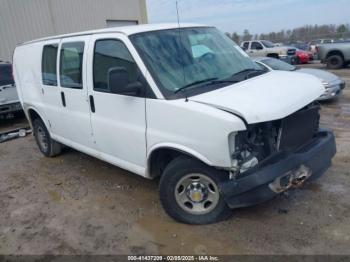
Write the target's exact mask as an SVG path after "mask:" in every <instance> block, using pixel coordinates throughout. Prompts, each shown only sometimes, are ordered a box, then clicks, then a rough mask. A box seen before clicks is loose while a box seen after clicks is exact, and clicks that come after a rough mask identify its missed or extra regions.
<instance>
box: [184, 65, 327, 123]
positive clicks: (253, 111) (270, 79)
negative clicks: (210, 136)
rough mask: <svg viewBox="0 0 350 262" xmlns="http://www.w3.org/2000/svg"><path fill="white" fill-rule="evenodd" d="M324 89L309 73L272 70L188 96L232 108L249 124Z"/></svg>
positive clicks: (285, 113) (296, 107)
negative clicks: (216, 88)
mask: <svg viewBox="0 0 350 262" xmlns="http://www.w3.org/2000/svg"><path fill="white" fill-rule="evenodd" d="M324 91H325V89H324V87H323V85H322V83H321V81H320V80H319V79H317V78H316V77H314V76H312V75H307V74H301V73H296V72H284V71H272V72H269V73H266V74H264V75H260V76H257V77H254V78H251V79H248V80H245V81H243V82H240V83H237V84H233V85H230V86H227V87H224V88H221V89H218V90H214V91H211V92H207V93H204V94H200V95H197V96H193V97H190V98H189V100H191V101H194V102H198V103H202V104H207V105H210V106H213V107H216V108H218V109H222V110H225V111H229V112H232V113H234V114H237V115H239V116H241V117H243V118H244V119H245V120H246V122H247V123H248V124H253V123H259V122H265V121H272V120H276V119H281V118H284V117H286V116H288V115H290V114H292V113H294V112H296V111H298V110H299V109H301V108H303V107H304V106H306V105H307V104H309V103H311V102H312V101H314V100H315V99H317V98H318V97H319V96H321V95H322V94H323V92H324Z"/></svg>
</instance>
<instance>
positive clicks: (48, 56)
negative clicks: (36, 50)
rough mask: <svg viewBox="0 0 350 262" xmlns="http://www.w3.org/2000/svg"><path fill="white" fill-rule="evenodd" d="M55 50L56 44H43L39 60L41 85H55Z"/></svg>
mask: <svg viewBox="0 0 350 262" xmlns="http://www.w3.org/2000/svg"><path fill="white" fill-rule="evenodd" d="M57 50H58V45H57V44H53V45H45V46H44V48H43V56H42V61H41V71H42V72H41V76H42V81H43V85H48V86H57V70H56V67H57V66H56V65H57Z"/></svg>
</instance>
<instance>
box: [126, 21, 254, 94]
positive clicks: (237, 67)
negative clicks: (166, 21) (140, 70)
mask: <svg viewBox="0 0 350 262" xmlns="http://www.w3.org/2000/svg"><path fill="white" fill-rule="evenodd" d="M130 39H131V41H132V42H133V44H134V46H135V48H136V50H137V51H138V53H139V54H140V56H141V58H142V59H143V61H144V63H145V64H146V66H147V67H148V69H149V71H150V72H151V74H152V77H153V78H154V80H155V81H156V83H157V85H158V87H159V88H160V90H161V92H162V94H163V95H164V96H165V97H166V98H168V99H169V98H170V99H171V98H178V97H181V96H183V94H181V93H182V92H177V91H178V90H180V89H181V90H182V89H183V88H184V87H186V91H185V92H186V95H195V94H199V93H203V92H208V91H211V90H214V89H217V88H220V87H223V86H227V85H229V84H230V83H229V82H228V81H227V82H224V81H222V82H220V81H211V82H210V81H209V80H214V79H215V80H224V79H228V78H230V77H231V76H232V75H234V74H236V73H238V72H241V71H244V70H249V69H251V70H259V67H258V66H257V65H256V64H255V63H254V62H253V61H252V60H251V59H250V58H249V57H248V56H247V55H246V54H245V53H244V51H242V49H240V47H238V46H237V45H236V44H235V43H234V42H233V41H232V40H230V39H229V38H228V37H227V36H225V35H224V34H223V33H221V32H220V31H219V30H217V29H215V28H209V27H198V28H197V27H196V28H181V29H178V28H176V29H170V30H161V31H152V32H146V33H139V34H135V35H132V36H130ZM187 87H188V88H187Z"/></svg>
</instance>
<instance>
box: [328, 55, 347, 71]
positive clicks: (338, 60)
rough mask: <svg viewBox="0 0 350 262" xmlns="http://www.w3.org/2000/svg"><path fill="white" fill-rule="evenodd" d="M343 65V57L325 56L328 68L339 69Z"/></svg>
mask: <svg viewBox="0 0 350 262" xmlns="http://www.w3.org/2000/svg"><path fill="white" fill-rule="evenodd" d="M343 66H344V59H343V58H342V57H341V56H340V55H331V56H329V57H328V58H327V67H328V68H330V69H340V68H342V67H343Z"/></svg>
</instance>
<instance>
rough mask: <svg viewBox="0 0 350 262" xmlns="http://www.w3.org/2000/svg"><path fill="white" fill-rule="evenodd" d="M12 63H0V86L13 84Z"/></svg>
mask: <svg viewBox="0 0 350 262" xmlns="http://www.w3.org/2000/svg"><path fill="white" fill-rule="evenodd" d="M13 84H14V81H13V76H12V65H10V64H0V86H6V85H13Z"/></svg>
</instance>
